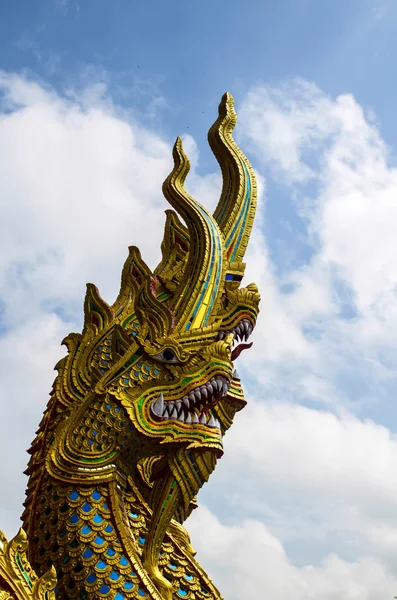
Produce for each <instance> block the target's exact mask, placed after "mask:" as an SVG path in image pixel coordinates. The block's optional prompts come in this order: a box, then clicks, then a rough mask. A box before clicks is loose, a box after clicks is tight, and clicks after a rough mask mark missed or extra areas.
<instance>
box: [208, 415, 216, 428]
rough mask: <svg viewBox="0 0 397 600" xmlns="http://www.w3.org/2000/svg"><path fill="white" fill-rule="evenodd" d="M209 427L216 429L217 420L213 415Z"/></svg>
mask: <svg viewBox="0 0 397 600" xmlns="http://www.w3.org/2000/svg"><path fill="white" fill-rule="evenodd" d="M208 426H209V427H215V426H216V423H215V419H214V417H213V415H211V418H210V420H209V421H208Z"/></svg>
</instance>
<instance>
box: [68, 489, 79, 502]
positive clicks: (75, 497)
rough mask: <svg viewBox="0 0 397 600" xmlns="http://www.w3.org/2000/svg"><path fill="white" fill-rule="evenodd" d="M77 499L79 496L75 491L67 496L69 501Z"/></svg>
mask: <svg viewBox="0 0 397 600" xmlns="http://www.w3.org/2000/svg"><path fill="white" fill-rule="evenodd" d="M78 497H79V495H78V493H77V492H76V490H74V491H73V492H72V493H71V494H69V500H77V498H78Z"/></svg>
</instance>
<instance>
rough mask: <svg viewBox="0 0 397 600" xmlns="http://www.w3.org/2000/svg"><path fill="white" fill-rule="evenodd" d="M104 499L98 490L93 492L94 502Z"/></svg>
mask: <svg viewBox="0 0 397 600" xmlns="http://www.w3.org/2000/svg"><path fill="white" fill-rule="evenodd" d="M101 498H102V496H101V494H100V493H99V492H98V490H94V491H93V492H92V499H93V500H100V499H101Z"/></svg>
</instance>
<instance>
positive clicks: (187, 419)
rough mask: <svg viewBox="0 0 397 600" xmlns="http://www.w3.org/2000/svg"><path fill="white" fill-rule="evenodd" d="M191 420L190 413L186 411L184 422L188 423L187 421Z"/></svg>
mask: <svg viewBox="0 0 397 600" xmlns="http://www.w3.org/2000/svg"><path fill="white" fill-rule="evenodd" d="M191 422H192V417H191V414H190V413H189V412H188V413H187V417H186V419H185V423H188V424H189V423H191Z"/></svg>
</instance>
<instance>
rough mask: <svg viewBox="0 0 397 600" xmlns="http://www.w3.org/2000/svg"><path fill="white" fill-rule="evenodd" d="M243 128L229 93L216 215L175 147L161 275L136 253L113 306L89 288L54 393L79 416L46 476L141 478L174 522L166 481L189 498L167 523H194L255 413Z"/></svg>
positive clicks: (212, 138) (215, 136) (215, 137)
mask: <svg viewBox="0 0 397 600" xmlns="http://www.w3.org/2000/svg"><path fill="white" fill-rule="evenodd" d="M235 123H236V114H235V112H234V106H233V99H232V97H231V96H230V95H229V94H225V95H224V97H223V98H222V101H221V104H220V106H219V116H218V119H217V120H216V122H215V123H214V125H213V126H212V127H211V129H210V131H209V143H210V146H211V148H212V150H213V152H214V154H215V156H216V158H217V160H218V162H219V164H220V167H221V170H222V175H223V188H222V193H221V197H220V200H219V203H218V206H217V208H216V210H215V212H214V214H213V215H211V214H210V213H209V212H208V211H207V210H206V209H205V208H204V207H203V206H202V205H201V204H199V203H198V202H197V201H196V200H195V199H193V198H192V197H191V196H190V195H189V194H188V193H187V192H186V190H185V188H184V181H185V178H186V175H187V173H188V171H189V161H188V159H187V157H186V155H185V154H184V151H183V148H182V142H181V140H180V139H179V138H178V139H177V141H176V143H175V146H174V150H173V156H174V168H173V170H172V172H171V173H170V175H169V176H168V178H167V179H166V181H165V182H164V185H163V192H164V195H165V197H166V199H167V200H168V202H169V203H170V205H171V206H172V208H173V209H174V210H168V211H167V219H166V225H165V235H164V240H163V242H162V260H161V262H160V264H159V265H158V266H157V268H156V269H155V270H154V271H153V272H152V271H151V270H150V269H149V267H148V266H147V265H146V264H145V263H144V261H143V260H142V258H141V256H140V253H139V250H138V249H137V248H136V247H131V248H130V253H129V256H128V258H127V261H126V263H125V265H124V268H123V272H122V281H121V289H120V293H119V295H118V297H117V299H116V301H115V303H114V304H113V305H112V306H110V305H108V304H107V303H106V302H105V301H104V300H102V299H101V297H100V296H99V293H98V290H97V289H96V288H95V286H93V285H92V284H88V286H87V295H86V299H85V324H84V329H83V332H82V334H71V335H70V336H68V337H67V338H66V340H65V343H66V345H67V346H68V350H69V356H68V357H66V358H65V359H63V360H62V361H61V362H60V363H59V364H58V370H59V376H58V378H57V380H56V383H55V387H56V394H57V398H58V399H60V400H61V402H62V403H63V405H64V406H69V407H70V408H69V411H70V412H69V417H68V418H67V419H64V418H63V417H62V413H61V412H60V411H59V415H60V416H59V426H58V429H57V433H56V434H55V436H54V440H55V441H54V445H53V449H52V452H51V456H50V459H49V460H48V461H47V463H48V469H50V471H51V472H52V473H53V475H54V476H57V477H60V478H62V479H64V480H68V479H69V480H70V478H72V476H73V478H74V480H76V477H78V479H79V481H81V482H84V481H85V480H86V479H88V478H90V479H91V480H92V479H93V478H94V479H97V480H98V481H104V480H106V478H112V477H115V472H117V473H118V474H120V472H123V473H124V474H125V475H126V476H127V477H128V476H132V477H134V479H135V480H136V479H140V485H141V490H142V493H143V494H144V495H146V498H147V500H148V502H149V504H150V505H151V508H152V510H153V514H155V513H156V510H158V515H157V517H156V519H157V521H158V522H162V520H163V521H164V523H166V521H167V519H166V518H165V517H164V514H165V513H164V511H165V509H164V506H166V502H165V498H166V497H168V498H169V493H168V487H167V486H168V483H167V484H165V483H164V482H165V481H168V479H167V476H168V475H169V476H170V479H169V481H171V483H172V486H171V487H172V489H175V487H176V488H178V490H179V492H178V494H177V495H176V496H175V498H176V500H175V502H174V503H173V504H172V503H171V502H168V506H171V505H172V510H171V509H170V510H171V512H169V514H168V517H169V518H171V517H175V516H176V518H177V519H178V520H179V521H180V522H183V521H184V520H185V518H186V517H187V516H188V515H189V513H190V511H191V509H192V508H193V507H194V504H195V495H196V493H197V491H198V489H199V488H200V487H201V485H202V484H203V482H204V481H206V480H207V479H208V477H209V475H210V473H211V472H212V470H213V468H214V466H215V463H216V459H217V458H218V457H219V456H221V454H222V438H223V435H224V434H225V432H226V431H227V429H228V428H229V427H230V425H231V423H232V420H233V417H234V415H235V413H236V411H238V410H240V409H241V408H242V407H243V406H244V405H245V400H244V395H243V391H242V387H241V383H240V378H239V376H238V374H237V371H236V370H235V368H234V364H233V363H234V361H235V359H236V358H237V357H238V355H239V354H240V352H241V351H242V350H243V349H245V348H247V347H249V346H250V345H251V344H250V343H248V338H249V336H250V334H251V332H252V330H253V328H254V327H255V322H256V318H257V314H258V304H259V294H258V289H257V287H256V285H255V284H250V285H248V286H247V287H245V288H241V287H240V284H241V280H242V278H243V275H244V268H245V264H244V262H243V258H244V254H245V250H246V247H247V243H248V240H249V236H250V233H251V229H252V225H253V220H254V214H255V207H256V183H255V177H254V174H253V171H252V168H251V166H250V164H249V162H248V160H247V158H246V157H245V156H244V154H243V153H242V152H241V151H240V149H239V148H238V147H237V145H236V144H235V142H234V140H233V137H232V130H233V128H234V126H235ZM180 219H182V220H183V222H182V220H180ZM239 342H241V343H239ZM167 474H168V475H167ZM156 482H157V484H156ZM167 494H168V496H167ZM160 509H161V510H162V512H161V510H160ZM165 512H167V511H165ZM168 522H169V519H168ZM166 526H167V525H165V527H166ZM160 529H161V528H160ZM153 535H154V536H155V535H157V534H153ZM160 537H161V536H160ZM147 546H149V543H148V542H147ZM155 546H156V544H155ZM156 547H157V546H156ZM153 552H154V554H153V556H155V551H153ZM148 560H149V559H148ZM153 560H154V559H153Z"/></svg>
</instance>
